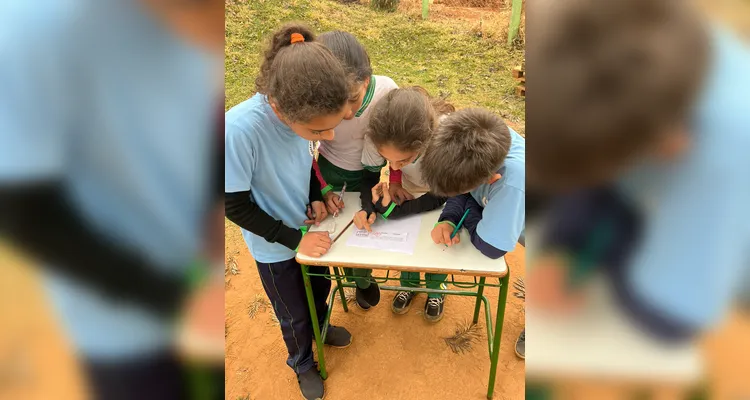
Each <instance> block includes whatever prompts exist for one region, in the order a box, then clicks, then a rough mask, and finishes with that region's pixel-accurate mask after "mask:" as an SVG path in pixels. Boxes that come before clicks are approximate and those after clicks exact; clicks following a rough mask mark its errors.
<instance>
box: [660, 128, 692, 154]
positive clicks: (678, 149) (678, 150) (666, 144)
mask: <svg viewBox="0 0 750 400" xmlns="http://www.w3.org/2000/svg"><path fill="white" fill-rule="evenodd" d="M689 149H690V135H689V134H688V133H687V132H686V131H683V130H676V131H674V132H670V133H668V134H667V135H666V136H665V137H664V139H663V140H662V141H661V143H660V145H659V147H658V149H657V153H658V155H659V156H660V157H661V158H665V159H668V160H673V159H675V158H677V157H679V156H681V155H682V154H685V153H686V152H687V151H688V150H689Z"/></svg>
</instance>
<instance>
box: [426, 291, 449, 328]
mask: <svg viewBox="0 0 750 400" xmlns="http://www.w3.org/2000/svg"><path fill="white" fill-rule="evenodd" d="M444 304H445V295H444V294H441V295H440V297H428V298H427V302H425V303H424V319H426V320H427V321H429V322H438V321H440V320H441V319H443V305H444Z"/></svg>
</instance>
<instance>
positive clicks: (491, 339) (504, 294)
mask: <svg viewBox="0 0 750 400" xmlns="http://www.w3.org/2000/svg"><path fill="white" fill-rule="evenodd" d="M329 268H333V270H334V273H333V275H331V274H330V273H327V274H318V273H310V272H309V267H308V266H307V265H302V278H303V280H304V282H305V292H306V293H307V303H308V306H309V307H310V317H311V318H312V321H318V314H317V311H316V310H315V301H314V299H313V292H312V286H311V284H310V277H311V276H321V277H324V278H326V279H330V280H335V281H336V287H334V288H333V290H332V291H331V294H330V297H329V299H328V311H327V312H326V317H325V321H324V323H323V327H322V329H321V328H320V327H319V326H318V324H313V331H314V334H315V344H316V346H317V348H318V366H319V368H320V376H321V377H322V378H323V379H326V378H328V372H327V371H326V363H325V357H324V356H323V343H324V341H325V337H326V334H327V333H328V326H329V324H330V319H331V312H332V311H333V305H334V303H335V298H336V293H337V292H338V294H339V296H340V299H341V306H342V307H343V309H344V312H348V311H349V308H348V306H347V303H346V297H345V294H344V288H347V287H349V288H356V285H355V284H354V283H349V282H345V281H344V280H345V279H346V278H347V276H346V275H345V274H343V273H342V271H341V270H340V268H339V267H329ZM376 269H377V268H376ZM390 271H391V270H387V269H386V276H385V278H378V277H372V278H371V280H372V281H373V282H376V283H378V284H381V283H386V282H388V281H392V280H396V281H398V280H399V278H395V277H394V278H391V277H390ZM415 272H416V271H415ZM473 278H474V282H473V283H472V282H456V281H455V278H454V276H453V275H451V276H450V282H446V283H451V284H452V285H453V286H455V287H457V288H462V289H472V288H475V287H476V288H477V290H476V291H466V290H449V289H428V288H426V287H416V288H414V287H403V286H380V289H382V290H391V291H402V290H403V291H413V292H419V293H443V294H446V295H453V296H471V297H476V304H475V306H474V319H473V320H472V321H473V323H474V324H476V323H477V322H478V321H479V308H480V305H481V303H484V311H485V313H484V314H485V319H486V324H485V326H486V327H487V345H488V347H489V353H490V379H489V384H488V387H487V398H488V399H491V398H492V395H493V393H494V392H495V377H496V375H497V361H498V358H499V355H500V338H501V337H502V333H503V319H504V318H505V304H506V302H507V298H508V281H509V279H510V271H509V270H508V273H506V274H505V276H503V277H501V278H491V279H498V283H497V284H493V283H487V282H486V279H487V277H477V276H474V277H473ZM477 278H479V281H478V282H477ZM409 282H413V283H419V284H425V283H427V282H428V280H426V279H420V280H409ZM486 286H489V287H499V288H500V294H499V296H498V301H497V313H496V315H495V324H494V326H495V328H494V331H493V329H492V326H493V324H492V316H491V313H490V305H489V301H488V300H487V297H486V296H485V295H484V288H485V287H486Z"/></svg>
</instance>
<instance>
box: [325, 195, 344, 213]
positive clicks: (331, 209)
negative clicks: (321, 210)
mask: <svg viewBox="0 0 750 400" xmlns="http://www.w3.org/2000/svg"><path fill="white" fill-rule="evenodd" d="M323 201H325V203H326V208H327V209H328V213H329V214H333V215H336V214H337V213H338V212H339V210H341V209H342V208H344V200H343V199H341V200H339V195H338V193H335V192H334V191H333V190H330V191H328V193H326V194H324V195H323Z"/></svg>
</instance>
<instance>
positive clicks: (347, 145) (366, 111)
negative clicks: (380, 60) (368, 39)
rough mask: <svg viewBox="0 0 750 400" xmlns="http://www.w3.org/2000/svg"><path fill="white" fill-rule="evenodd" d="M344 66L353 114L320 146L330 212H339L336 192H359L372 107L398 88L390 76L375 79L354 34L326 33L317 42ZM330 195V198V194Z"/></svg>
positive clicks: (363, 50)
mask: <svg viewBox="0 0 750 400" xmlns="http://www.w3.org/2000/svg"><path fill="white" fill-rule="evenodd" d="M318 40H320V42H321V43H323V44H324V45H325V46H326V47H328V48H329V49H330V50H331V52H332V53H333V54H334V55H335V56H336V58H338V59H339V60H340V61H341V63H342V64H343V66H344V70H345V71H346V73H347V75H348V76H349V85H350V98H349V102H350V106H351V107H352V109H351V112H350V113H348V114H347V115H346V116H344V121H342V122H341V123H340V124H339V125H338V126H336V128H335V130H336V137H335V138H334V139H333V140H330V141H326V142H322V143H321V144H320V149H319V151H320V155H319V156H318V166H319V168H320V171H321V174H322V175H323V178H324V180H325V182H326V185H325V186H324V189H325V188H328V189H329V190H327V191H326V192H327V193H326V194H327V195H326V200H327V204H328V205H329V211H330V212H331V213H333V212H335V211H336V210H337V209H338V208H340V207H337V206H336V203H334V202H333V201H332V200H333V199H334V198H336V199H337V196H334V193H333V192H332V191H330V189H332V190H334V191H337V192H338V191H341V188H342V187H343V186H344V183H346V184H347V190H349V191H359V189H360V182H361V181H362V149H363V148H364V137H365V129H366V128H367V124H368V121H369V120H370V114H371V112H372V109H373V107H374V106H375V105H376V104H377V103H378V101H379V100H380V99H381V98H382V97H383V96H385V95H386V94H387V93H388V92H390V91H391V90H393V89H396V88H398V86H397V85H396V83H395V82H393V80H392V79H391V78H389V77H387V76H381V75H373V74H372V66H371V65H370V57H369V56H368V55H367V50H365V48H364V47H363V46H362V44H360V43H359V42H358V41H357V38H355V37H354V36H353V35H352V34H350V33H348V32H342V31H332V32H326V33H324V34H322V35H320V37H319V38H318ZM328 193H330V194H328Z"/></svg>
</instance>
